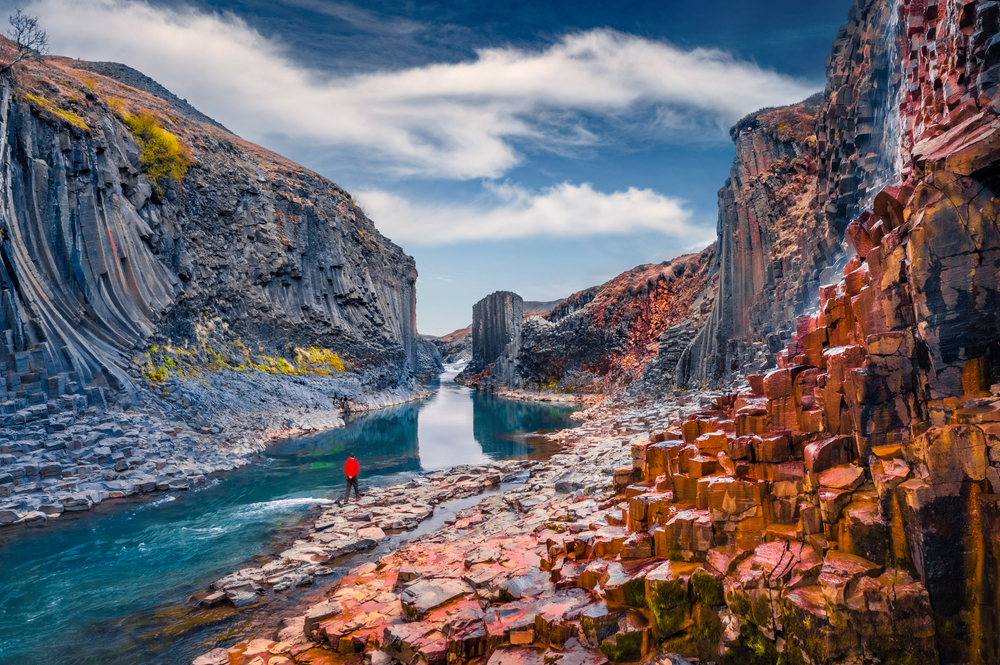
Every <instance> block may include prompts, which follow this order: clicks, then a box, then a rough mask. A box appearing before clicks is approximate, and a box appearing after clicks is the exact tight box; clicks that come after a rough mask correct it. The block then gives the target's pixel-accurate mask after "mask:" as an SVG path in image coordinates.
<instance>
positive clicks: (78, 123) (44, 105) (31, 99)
mask: <svg viewBox="0 0 1000 665" xmlns="http://www.w3.org/2000/svg"><path fill="white" fill-rule="evenodd" d="M21 99H22V100H24V101H26V102H28V103H30V104H34V105H35V107H36V108H40V109H44V110H46V111H48V112H49V113H51V114H52V115H54V116H56V117H57V118H59V119H60V120H64V121H66V122H68V123H69V124H71V125H73V126H74V127H77V128H79V129H83V130H86V131H90V127H88V126H87V123H85V122H84V121H83V119H82V118H81V117H80V116H78V115H77V114H75V113H73V112H72V111H66V110H64V109H61V108H59V107H58V106H56V105H55V104H53V103H52V102H50V101H49V100H47V99H45V98H44V97H41V96H39V95H30V94H24V95H21Z"/></svg>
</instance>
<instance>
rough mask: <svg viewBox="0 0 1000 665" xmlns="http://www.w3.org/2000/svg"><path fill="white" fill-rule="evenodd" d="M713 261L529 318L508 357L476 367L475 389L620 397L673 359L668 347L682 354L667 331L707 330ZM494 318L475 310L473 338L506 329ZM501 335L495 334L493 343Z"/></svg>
mask: <svg viewBox="0 0 1000 665" xmlns="http://www.w3.org/2000/svg"><path fill="white" fill-rule="evenodd" d="M713 255H714V252H713V248H711V247H710V248H708V249H706V250H704V251H703V252H701V253H699V254H691V255H686V256H681V257H678V258H676V259H674V260H673V261H669V262H664V263H661V264H651V265H643V266H639V267H637V268H634V269H633V270H630V271H628V272H624V273H622V274H621V275H618V276H617V277H615V278H614V279H612V280H611V281H609V282H606V283H604V284H601V285H600V286H595V287H592V288H590V289H586V290H585V291H580V292H579V293H575V294H573V295H571V296H570V297H569V298H566V299H565V300H563V301H561V302H560V303H559V304H558V305H556V306H555V308H553V309H552V310H551V311H548V312H547V313H546V314H543V315H541V316H530V317H528V318H527V319H526V320H525V321H524V324H523V327H521V328H520V329H519V330H518V331H517V334H516V335H514V336H511V337H510V339H511V340H514V341H512V342H511V343H510V344H509V345H507V346H506V348H505V350H504V352H503V354H502V355H500V356H498V357H496V358H492V359H488V360H487V359H485V358H484V360H485V361H486V362H487V363H488V364H480V363H479V362H478V361H477V359H476V358H474V359H473V363H472V368H473V369H474V370H475V371H473V370H469V372H470V373H472V374H478V376H475V377H474V378H473V379H472V383H473V385H475V386H477V387H480V388H489V389H492V390H502V389H529V390H539V389H548V390H555V391H558V392H563V393H607V394H611V393H614V392H618V391H620V390H621V389H623V388H624V387H627V386H628V385H630V384H631V383H632V382H633V381H634V380H636V379H638V378H639V377H640V376H642V374H643V371H644V369H645V367H646V364H647V363H648V362H650V361H651V360H652V359H653V358H655V357H656V356H657V353H658V352H660V351H661V349H662V352H663V353H664V354H666V353H667V349H666V348H662V347H665V346H666V345H665V344H664V340H667V344H672V345H673V347H672V348H675V349H676V352H677V353H679V352H680V349H682V348H683V346H684V344H686V342H687V341H688V340H689V337H688V338H683V336H681V338H677V337H676V336H674V335H671V334H669V333H668V331H673V332H676V331H677V330H680V329H684V330H690V331H692V334H693V331H694V330H697V328H698V327H699V326H700V325H701V323H702V321H703V320H704V317H705V315H706V314H707V311H708V304H709V302H710V301H708V300H707V299H706V298H704V297H703V294H704V291H705V286H706V283H707V279H708V267H709V265H710V264H711V261H712V257H713ZM491 297H492V296H491ZM485 302H486V301H485V300H484V301H481V303H479V304H477V305H476V307H477V308H480V307H481V305H482V304H483V303H485ZM477 311H478V312H480V313H478V314H477V313H476V312H477ZM491 311H492V310H490V309H485V310H484V309H479V310H474V313H473V318H474V322H473V335H475V333H476V331H477V330H478V329H479V328H478V326H482V327H484V329H486V330H493V329H494V327H495V326H497V325H501V324H502V325H503V326H508V324H507V322H506V319H501V320H500V323H495V322H494V321H493V319H490V318H488V317H487V316H486V314H487V313H489V312H491ZM494 318H495V317H494ZM504 330H506V328H504ZM502 332H503V330H499V329H497V330H494V335H497V334H499V333H502ZM664 335H666V337H664ZM473 348H474V349H475V348H476V343H475V341H474V342H473ZM487 368H489V369H487Z"/></svg>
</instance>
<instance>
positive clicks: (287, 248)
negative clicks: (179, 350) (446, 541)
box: [0, 58, 417, 401]
mask: <svg viewBox="0 0 1000 665" xmlns="http://www.w3.org/2000/svg"><path fill="white" fill-rule="evenodd" d="M86 67H88V63H79V62H77V61H73V60H69V59H64V58H46V59H45V60H43V61H37V62H33V63H31V64H30V65H29V66H28V67H27V68H25V69H24V70H23V71H20V72H19V73H18V76H17V78H16V80H15V82H14V84H13V85H10V84H8V85H5V86H4V87H3V88H2V91H0V129H2V136H0V141H2V142H0V159H2V163H3V172H2V174H0V192H2V200H0V218H2V230H0V233H2V243H0V259H2V264H3V265H2V270H0V288H2V291H0V299H2V305H3V307H2V314H0V331H2V334H3V337H2V338H0V344H2V345H3V347H4V348H3V355H2V357H3V358H10V359H11V360H10V362H9V363H6V362H5V363H4V365H3V371H2V372H0V376H5V377H6V380H7V385H6V388H7V390H8V394H9V395H11V396H14V395H16V396H17V398H18V399H21V398H30V399H31V400H33V401H34V400H40V401H45V398H46V397H48V398H50V399H54V398H56V397H58V396H60V395H63V394H66V393H70V394H73V393H78V392H87V394H90V395H91V400H92V401H93V400H94V399H99V397H94V395H93V391H94V389H102V390H103V389H111V390H112V391H114V392H116V393H117V392H124V393H128V392H130V391H134V390H135V383H134V379H135V377H137V376H138V374H137V372H136V369H137V365H136V364H135V362H136V361H135V359H136V357H137V356H138V354H139V353H140V352H141V351H142V350H144V349H145V348H146V347H147V346H148V345H149V344H150V343H153V342H157V343H166V342H168V341H172V342H173V343H174V344H175V345H186V344H188V342H190V343H191V344H192V345H194V346H197V345H199V344H206V343H209V342H210V345H214V346H213V348H212V350H213V351H219V350H220V349H221V345H224V344H229V343H238V344H241V345H243V347H242V348H245V349H249V350H251V351H253V352H254V353H256V352H258V351H260V352H262V353H275V354H282V353H286V352H287V351H288V349H289V348H290V347H292V346H299V347H312V346H318V347H324V348H329V349H333V350H336V351H337V352H338V353H339V354H341V355H342V356H343V357H344V358H345V359H346V360H348V361H349V362H351V363H353V364H354V367H355V369H356V370H357V371H362V372H365V373H367V375H368V379H369V380H370V383H371V384H372V385H373V386H383V387H384V386H389V385H401V384H405V383H407V382H409V381H410V380H411V377H412V374H413V371H414V368H415V361H416V350H417V345H416V335H415V323H414V322H415V319H414V315H415V309H414V308H415V291H414V287H415V281H416V270H415V267H414V263H413V260H412V259H411V258H410V257H408V256H406V255H405V254H403V252H402V251H401V250H400V249H399V248H398V247H396V246H395V245H393V244H392V243H391V242H389V241H388V240H387V239H386V238H384V237H383V236H381V235H380V234H379V233H378V231H377V229H376V228H375V226H374V225H373V224H372V222H371V221H370V220H368V219H367V218H366V217H365V215H364V213H363V212H362V211H361V210H360V208H358V207H357V206H356V205H354V203H353V201H352V199H351V197H350V196H349V195H348V194H347V193H346V192H344V191H343V190H341V189H340V188H339V187H337V186H336V185H335V184H333V183H331V182H329V181H327V180H324V179H323V178H321V177H320V176H317V175H316V174H314V173H311V172H309V171H307V170H305V169H303V168H302V167H300V166H298V165H296V164H293V163H292V162H289V161H288V160H285V159H284V158H282V157H280V156H278V155H275V154H273V153H270V152H268V151H266V150H264V149H262V148H260V147H258V146H255V145H253V144H250V143H248V142H246V141H243V140H242V139H239V138H238V137H236V136H234V135H232V134H230V133H228V132H226V131H225V130H224V129H222V128H220V126H217V125H214V124H211V123H208V122H202V121H201V120H202V119H201V118H197V117H193V116H192V114H191V113H190V110H189V109H187V110H186V109H185V108H183V107H182V108H180V110H178V109H175V108H174V107H173V106H171V105H170V103H168V101H165V100H164V99H161V98H159V97H155V96H153V95H151V94H148V93H146V92H142V91H140V90H139V89H137V88H135V87H132V86H131V85H127V84H126V83H125V82H122V81H118V80H116V79H114V78H110V77H107V76H104V75H101V74H99V73H95V72H92V71H88V70H87V69H86ZM102 71H107V72H108V73H111V74H115V73H116V72H117V73H119V74H122V76H125V75H126V74H128V73H129V72H132V70H128V69H127V68H121V70H118V69H107V68H105V69H104V70H102ZM123 72H124V73H123ZM143 111H149V112H151V113H153V114H154V115H155V117H157V118H158V119H159V122H161V123H162V124H163V125H164V126H165V127H166V128H168V129H169V131H170V132H171V133H173V134H175V135H176V136H177V137H178V139H179V140H180V142H181V144H182V145H184V146H186V147H187V148H188V149H189V150H190V153H191V163H190V167H189V169H188V170H187V173H186V175H185V176H184V177H183V179H181V180H180V181H179V182H174V181H163V182H161V183H160V185H159V186H158V185H157V183H156V182H152V181H151V180H150V179H149V177H147V176H146V175H145V174H144V172H143V170H144V166H143V163H142V158H141V154H140V147H139V145H138V142H137V140H136V137H135V136H134V135H133V134H132V133H131V131H130V130H129V129H128V127H127V126H126V125H125V123H124V122H123V121H122V118H123V117H124V116H125V115H126V114H137V113H140V112H143ZM130 367H131V370H132V371H131V372H130V371H129V369H130ZM88 391H89V392H88Z"/></svg>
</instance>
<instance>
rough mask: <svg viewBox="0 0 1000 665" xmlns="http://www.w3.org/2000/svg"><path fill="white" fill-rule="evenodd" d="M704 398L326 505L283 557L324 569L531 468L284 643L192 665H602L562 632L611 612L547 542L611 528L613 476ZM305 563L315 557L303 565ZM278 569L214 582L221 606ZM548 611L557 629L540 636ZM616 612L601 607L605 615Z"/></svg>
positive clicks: (296, 626)
mask: <svg viewBox="0 0 1000 665" xmlns="http://www.w3.org/2000/svg"><path fill="white" fill-rule="evenodd" d="M708 400H709V398H708V397H707V396H703V395H702V396H698V397H697V398H693V396H692V395H689V394H685V395H684V396H683V397H682V398H681V399H680V400H678V399H672V400H666V401H661V402H658V403H656V404H652V403H644V402H640V401H636V400H631V401H628V402H626V401H625V400H624V399H618V400H615V401H612V402H608V403H605V404H602V405H600V406H597V407H595V408H592V409H590V410H589V411H587V412H583V414H582V415H581V418H583V419H584V421H583V423H582V424H581V425H580V426H579V427H576V428H574V429H571V430H563V431H560V432H557V433H555V434H552V435H550V438H552V439H554V440H556V441H558V442H559V443H560V444H562V445H564V446H565V449H564V450H563V451H562V452H560V453H559V454H556V455H554V456H553V457H551V458H550V459H549V460H547V461H544V462H522V463H517V462H507V463H497V464H495V465H489V466H487V467H482V468H480V467H475V468H465V467H462V468H457V469H452V470H450V471H449V472H438V473H437V474H435V475H432V476H429V477H427V478H426V479H417V480H415V481H414V482H413V483H411V484H410V486H409V487H407V486H402V487H396V488H387V489H385V490H383V491H381V492H380V493H379V494H378V495H375V494H372V495H369V496H367V497H365V499H364V500H363V501H362V502H360V503H358V504H356V505H351V506H347V507H335V508H329V509H328V510H327V511H326V512H325V513H324V515H323V516H322V517H320V518H319V519H318V520H317V521H316V523H315V524H314V525H313V529H311V530H310V532H309V535H308V536H307V538H303V539H302V540H300V541H298V542H296V544H295V545H294V546H293V547H292V548H290V549H289V550H287V551H286V552H283V553H282V554H281V559H282V560H283V561H284V562H286V564H291V565H293V566H314V567H318V568H321V567H322V566H323V565H325V564H324V561H333V558H334V557H336V556H339V555H340V554H341V549H340V547H341V544H346V545H347V546H348V547H349V548H352V549H353V548H359V546H358V544H359V543H360V544H363V545H368V546H373V545H374V540H375V539H374V538H372V536H373V535H374V536H378V535H379V533H380V532H381V533H384V531H385V529H386V528H387V527H388V528H392V527H394V526H396V527H398V526H402V527H404V528H406V527H407V526H408V525H407V524H405V522H407V521H409V522H410V523H411V524H412V523H415V522H417V521H419V519H420V518H421V516H422V515H423V514H425V513H426V512H427V508H428V507H429V504H430V503H431V501H428V500H427V499H426V498H425V495H427V494H428V493H429V496H431V497H432V498H433V497H440V498H451V497H452V496H454V495H455V493H456V492H458V493H459V494H464V493H465V492H472V491H476V490H477V489H478V491H482V489H487V488H491V487H494V486H495V485H494V483H495V481H496V480H497V476H498V475H499V474H500V473H501V472H504V471H505V470H510V469H511V468H516V467H520V466H523V467H524V468H527V469H530V478H529V479H528V480H527V482H526V483H525V484H523V485H520V486H518V487H517V488H515V489H512V490H509V491H507V492H504V493H502V494H494V495H492V496H489V497H488V498H486V499H484V500H483V501H481V502H480V503H478V504H477V505H476V506H474V507H472V508H469V509H466V510H464V511H462V512H460V513H458V514H456V516H455V517H454V518H453V520H452V521H451V522H450V523H449V524H448V525H447V526H446V527H444V528H442V529H439V530H437V531H434V532H431V533H428V534H425V535H423V536H419V537H416V538H414V539H412V540H410V541H409V542H407V543H406V544H405V545H404V546H403V547H401V548H400V549H399V550H397V551H395V552H392V553H390V554H388V555H387V556H385V557H383V558H382V559H381V560H380V561H378V562H377V563H374V562H372V563H366V564H364V565H361V566H358V567H356V568H354V569H352V570H351V571H350V573H349V574H348V575H347V576H346V577H345V578H344V579H342V580H340V581H339V582H338V584H337V585H335V586H333V587H331V589H330V591H329V596H328V598H327V599H326V600H325V601H324V602H323V603H320V604H319V605H316V606H314V607H312V608H310V609H309V610H308V611H307V612H306V614H305V615H303V616H298V617H289V618H287V619H285V620H284V621H283V622H282V625H283V626H284V627H283V628H282V629H281V630H280V631H279V632H278V634H276V635H273V636H269V637H271V638H274V639H266V638H261V639H256V640H253V641H250V642H247V643H243V644H239V645H237V646H235V647H232V648H229V649H223V648H219V649H215V650H213V651H212V652H210V653H207V654H205V655H204V656H202V657H201V658H199V659H197V660H196V661H195V662H196V663H197V664H198V665H211V664H216V665H221V664H222V663H237V664H239V665H245V664H249V663H258V662H259V663H264V664H269V665H279V664H282V663H291V662H295V663H354V662H357V663H361V662H371V663H389V662H406V663H410V662H426V663H435V662H442V663H443V662H445V661H446V660H447V662H471V661H474V662H480V661H482V662H486V658H487V657H489V658H490V660H489V662H490V663H493V664H494V665H496V664H499V663H521V662H530V663H535V662H538V663H542V662H556V660H558V662H565V663H580V664H581V665H582V664H584V663H603V662H606V661H607V658H606V657H605V656H604V655H603V653H602V652H601V651H600V650H599V649H595V647H596V646H597V644H595V643H594V639H593V638H594V636H593V635H591V637H588V636H587V635H586V634H584V632H579V634H574V633H573V631H572V629H571V628H565V627H563V628H558V627H557V626H556V624H558V623H559V622H560V621H562V620H563V619H566V617H567V616H570V615H571V617H570V619H568V620H570V621H574V620H575V621H579V620H580V617H581V616H582V614H581V612H583V611H584V610H585V609H587V608H590V610H594V611H597V609H596V608H600V607H603V603H602V602H600V601H598V602H597V603H596V604H595V603H594V602H591V599H590V598H591V594H590V593H588V590H585V589H582V588H577V587H576V583H575V578H573V577H571V575H570V570H569V569H566V570H565V571H564V572H565V576H562V577H561V576H560V574H559V573H558V572H557V571H554V570H553V569H552V567H551V566H550V565H549V563H548V560H549V559H550V558H551V557H549V555H548V554H547V552H546V542H547V538H548V537H549V536H552V535H553V534H556V533H559V534H578V535H580V537H581V539H582V538H583V536H585V535H587V534H589V535H591V536H594V535H595V534H596V535H598V536H600V535H602V532H600V531H598V530H597V529H600V528H601V527H602V526H606V524H605V523H606V521H607V520H608V519H609V515H608V512H607V511H608V508H609V505H614V504H615V503H616V485H615V482H616V476H615V470H616V469H619V468H620V467H622V466H623V465H630V464H631V460H632V456H631V455H632V453H631V450H632V443H634V442H636V441H641V440H648V437H649V436H650V435H651V433H652V432H655V431H659V430H660V429H662V428H665V427H666V426H667V425H668V424H669V423H671V422H674V421H676V420H677V419H683V418H686V417H688V416H690V415H692V414H693V413H695V412H696V411H697V410H698V409H699V408H701V405H702V402H703V401H705V402H706V403H707V401H708ZM679 402H683V403H679ZM630 474H631V466H629V477H631V475H630ZM466 488H467V489H466ZM609 502H610V504H609ZM615 510H617V513H615ZM610 519H611V520H612V521H614V520H616V519H617V522H616V523H617V524H622V523H623V522H622V519H623V518H622V512H621V510H620V508H612V510H611V516H610ZM615 529H617V530H618V531H623V529H621V528H620V527H612V530H615ZM362 531H364V533H362ZM366 539H370V540H371V541H372V542H371V543H370V545H369V544H368V543H365V540H366ZM588 540H589V539H588ZM581 542H583V540H581ZM307 553H313V556H318V557H319V558H318V559H314V560H312V561H309V562H308V563H296V560H297V559H300V558H306V557H308V554H307ZM303 555H306V556H305V557H304V556H303ZM581 558H582V557H581ZM582 570H583V566H581V571H582ZM268 572H269V571H264V570H261V569H257V570H253V569H251V570H249V571H241V572H240V573H237V574H235V575H233V576H229V577H227V578H224V579H223V580H220V581H219V582H216V584H215V585H213V586H214V587H216V588H217V589H218V590H215V591H214V594H215V595H214V598H215V600H216V602H221V601H223V600H225V599H226V597H227V594H228V593H229V591H230V590H235V591H236V592H237V593H239V591H241V590H242V589H240V588H239V584H240V580H237V579H236V578H237V577H241V578H247V581H252V580H249V578H250V577H251V576H256V577H257V581H256V582H255V584H258V585H260V582H261V581H265V582H267V580H268V579H270V580H271V581H272V582H275V581H276V582H277V584H279V585H280V584H282V583H283V582H282V581H280V580H276V578H277V577H278V576H277V575H271V576H270V578H268V576H267V573H268ZM578 572H579V571H578ZM591 577H594V576H593V575H591ZM599 577H600V574H599V573H598V574H597V577H594V579H593V580H591V581H594V582H596V581H597V580H598V579H599ZM560 579H562V583H560V582H559V580H560ZM588 579H589V578H588ZM244 584H245V581H244ZM227 585H231V588H230V589H228V590H227V589H226V586H227ZM593 586H594V585H591V587H592V589H591V591H592V590H593ZM247 590H249V589H247ZM257 590H261V589H260V587H259V586H258V589H257ZM255 591H256V590H255ZM597 593H600V589H598V590H597ZM230 600H232V599H230ZM248 600H250V599H249V598H248ZM232 602H236V601H235V600H233V601H232ZM591 606H593V607H591ZM540 612H541V615H542V616H544V617H547V618H546V619H544V620H543V623H544V622H545V621H547V622H548V623H544V625H543V627H541V628H536V624H537V622H538V617H539V613H540ZM592 613H593V612H592V611H591V612H590V613H588V614H587V616H588V617H589V616H590V614H592ZM598 613H599V612H598ZM549 615H551V616H549ZM606 615H607V610H606V607H605V608H604V614H603V615H601V616H602V617H605V616H606ZM588 620H589V619H588ZM605 624H607V625H605ZM588 625H589V624H588ZM581 626H582V624H581ZM607 626H610V623H609V622H608V621H604V623H602V624H601V627H600V629H599V631H600V632H601V633H602V634H604V633H606V632H607V630H606V629H607ZM536 630H537V631H538V633H537V635H536V632H535V631H536ZM543 632H544V636H543ZM557 634H558V635H562V638H561V639H560V638H559V637H557ZM550 638H551V640H552V641H551V643H550V642H549V641H548V640H549V639H550ZM543 643H544V644H545V645H546V648H548V649H549V650H548V651H546V650H545V649H544V648H541V645H542V644H543ZM487 645H488V648H487ZM526 645H530V646H531V647H532V648H527V649H526V648H525V646H526ZM449 654H454V655H453V656H452V655H449ZM489 654H492V656H490V655H489ZM258 658H259V659H260V660H259V661H258V660H257V659H258ZM477 659H478V660H477ZM553 659H555V660H553ZM560 659H561V660H560ZM663 662H677V663H682V662H684V661H683V660H680V659H676V660H674V661H669V660H665V661H663Z"/></svg>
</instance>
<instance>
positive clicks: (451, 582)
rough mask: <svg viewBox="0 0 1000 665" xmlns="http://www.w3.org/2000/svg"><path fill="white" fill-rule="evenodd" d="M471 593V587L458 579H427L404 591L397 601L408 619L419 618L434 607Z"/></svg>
mask: <svg viewBox="0 0 1000 665" xmlns="http://www.w3.org/2000/svg"><path fill="white" fill-rule="evenodd" d="M472 592H473V589H472V587H471V586H469V585H468V584H466V583H465V582H463V581H462V580H459V579H454V578H443V579H429V580H424V581H422V582H417V583H415V584H413V585H412V586H410V587H408V588H406V589H404V590H403V592H402V593H401V594H400V596H399V600H400V602H401V603H402V605H403V611H404V612H405V613H406V615H407V616H408V617H411V618H419V617H422V616H423V615H424V614H426V613H427V612H429V611H431V610H433V609H434V608H435V607H440V606H442V605H444V604H445V603H448V602H450V601H452V600H455V599H456V598H459V597H461V596H464V595H465V594H467V593H472Z"/></svg>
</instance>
